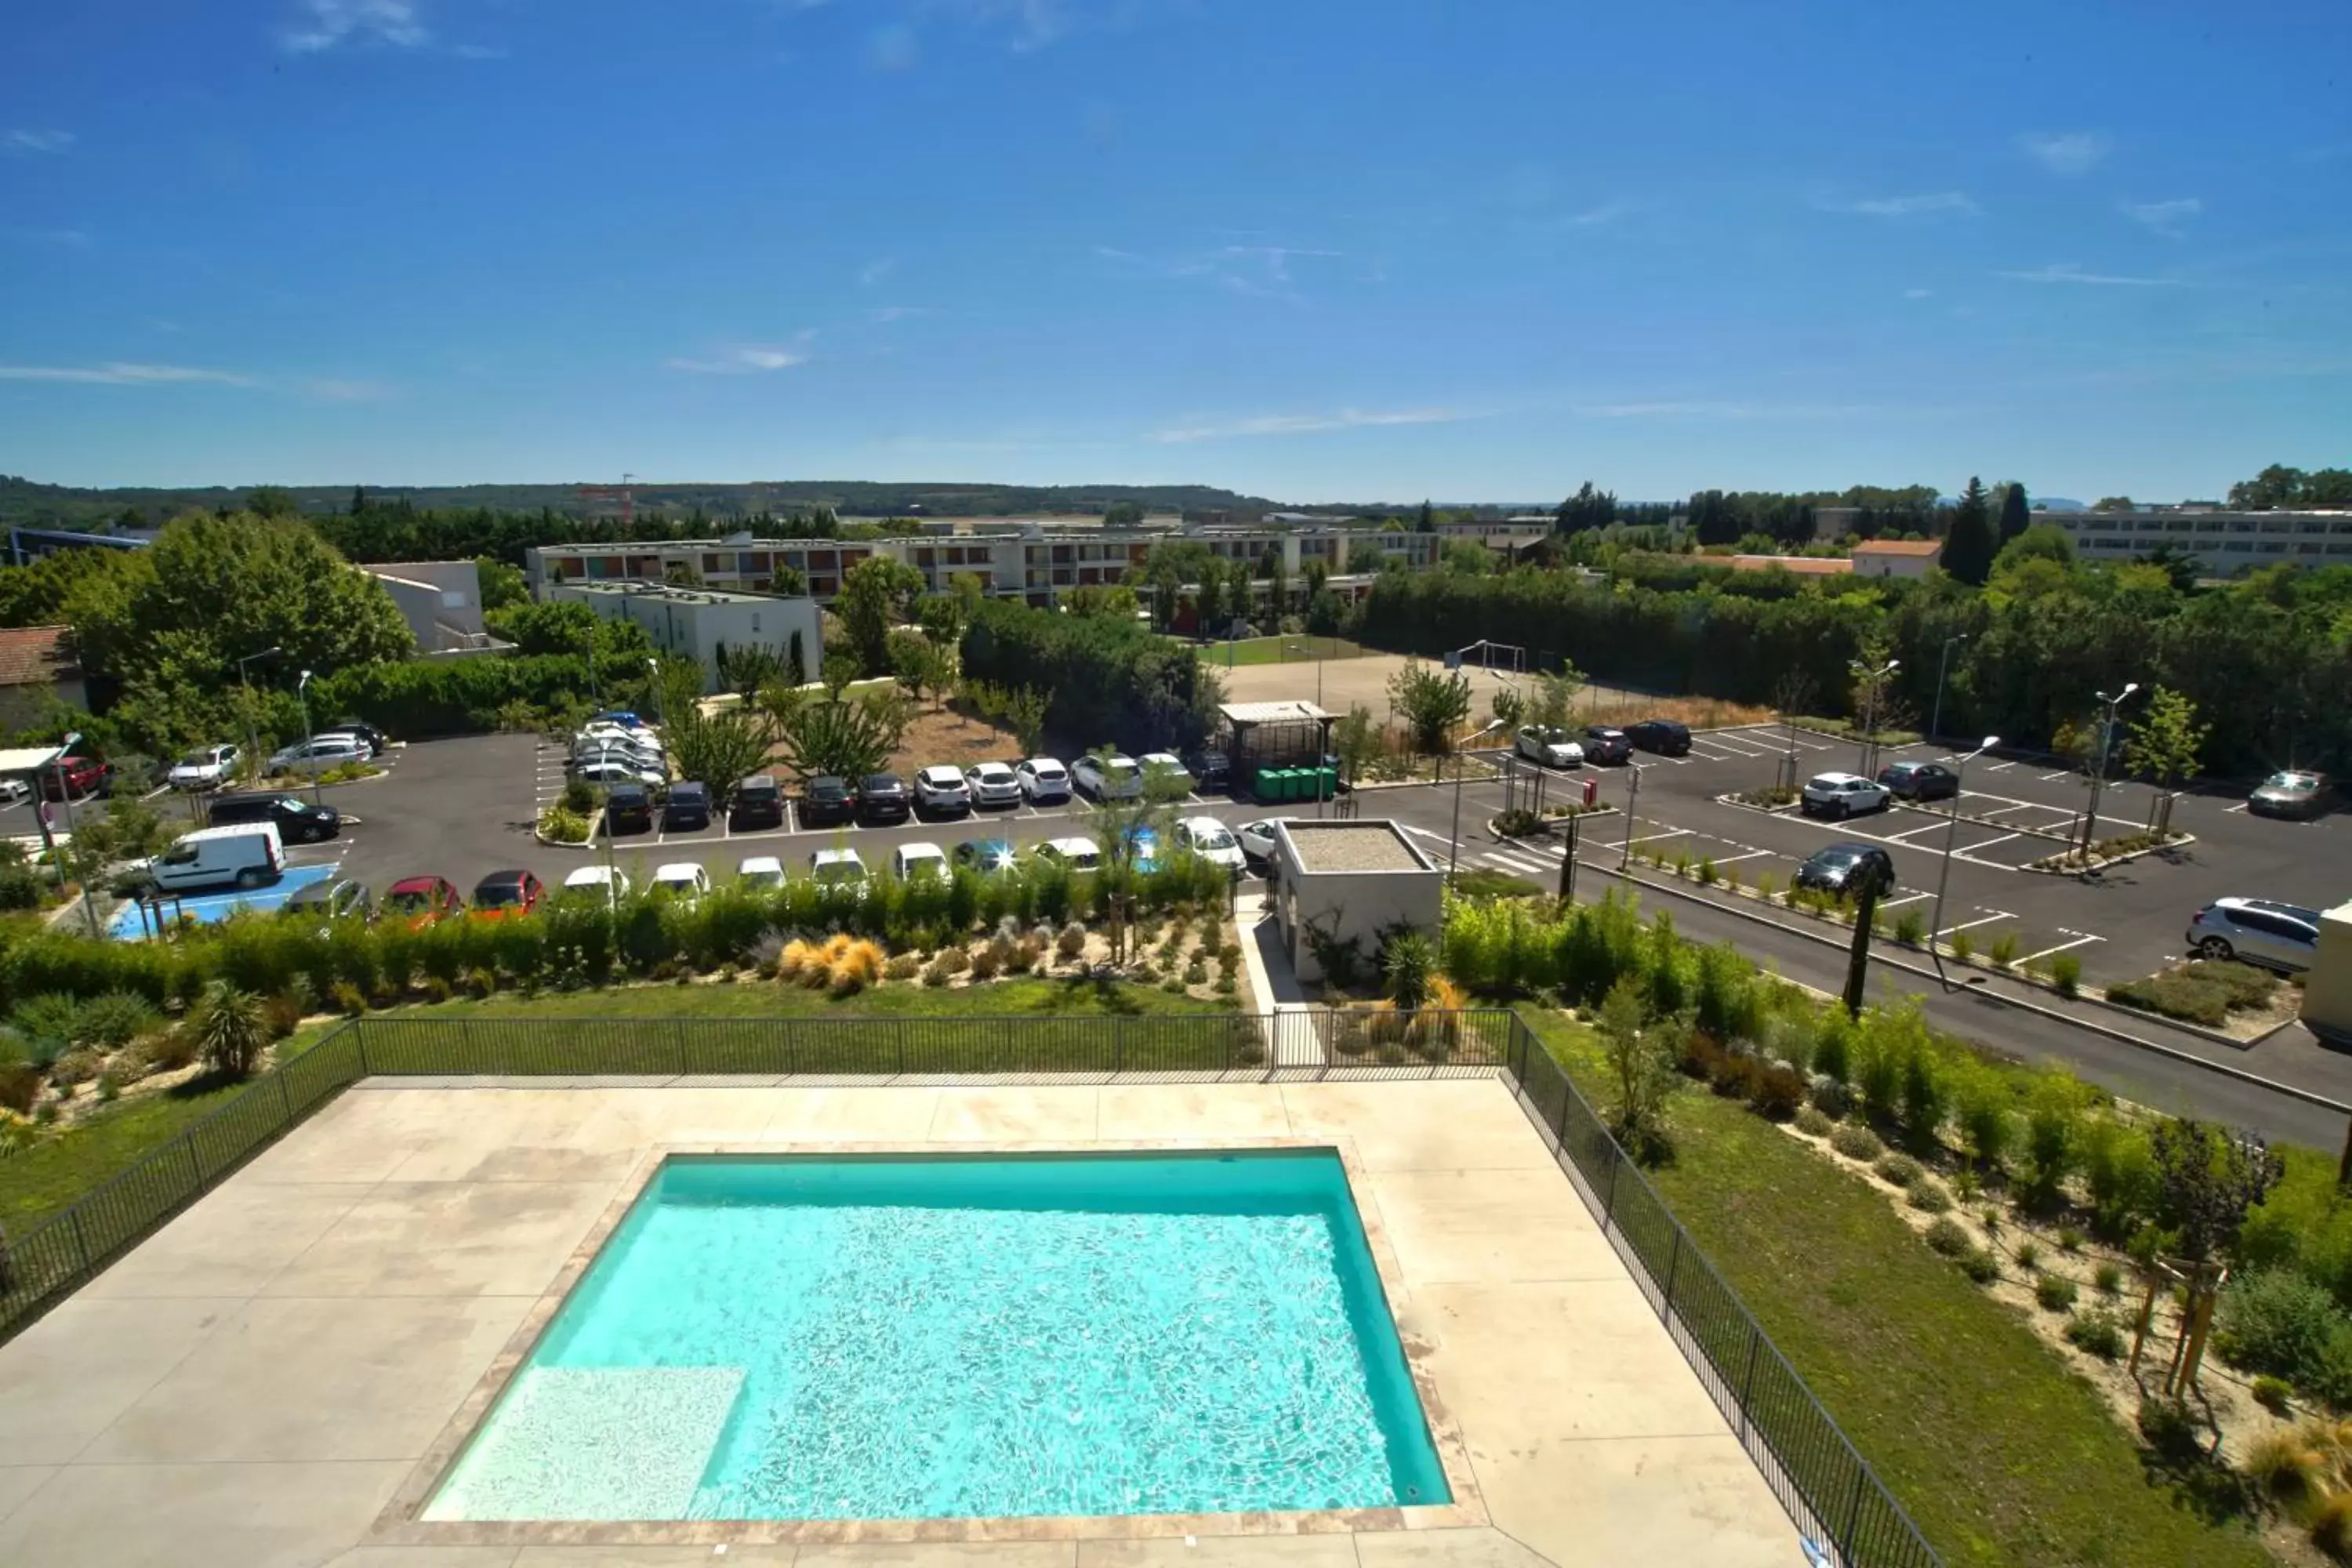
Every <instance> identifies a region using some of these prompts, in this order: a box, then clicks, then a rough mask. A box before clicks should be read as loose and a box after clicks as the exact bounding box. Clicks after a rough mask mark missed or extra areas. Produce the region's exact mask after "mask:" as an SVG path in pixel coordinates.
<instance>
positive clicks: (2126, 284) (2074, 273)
mask: <svg viewBox="0 0 2352 1568" xmlns="http://www.w3.org/2000/svg"><path fill="white" fill-rule="evenodd" d="M1997 276H2000V277H2002V278H2008V279H2014V280H2016V281H2017V282H2020V283H2085V284H2089V285H2091V286H2092V287H2094V288H2100V289H2178V288H2180V287H2181V286H2182V285H2181V281H2180V279H2178V278H2126V277H2122V276H2120V275H2118V274H2116V273H2113V272H2085V271H2084V270H2083V269H2082V268H2081V267H2079V266H2077V265H2075V264H2074V262H2071V261H2057V262H2053V263H2051V265H2049V266H2047V267H2036V268H2032V270H2030V271H2005V272H2001V273H2000V274H1998V275H1997Z"/></svg>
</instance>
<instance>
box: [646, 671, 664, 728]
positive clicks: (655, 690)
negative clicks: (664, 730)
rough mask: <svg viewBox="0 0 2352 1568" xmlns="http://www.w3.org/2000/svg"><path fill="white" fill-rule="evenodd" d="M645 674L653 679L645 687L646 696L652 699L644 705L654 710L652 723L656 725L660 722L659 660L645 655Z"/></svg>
mask: <svg viewBox="0 0 2352 1568" xmlns="http://www.w3.org/2000/svg"><path fill="white" fill-rule="evenodd" d="M646 674H647V675H649V676H651V677H652V678H653V679H652V684H651V685H649V686H647V687H646V696H647V697H649V698H651V699H652V700H651V701H650V702H648V703H646V706H647V707H649V708H651V709H652V710H654V722H655V723H656V724H659V723H660V722H661V721H662V710H661V695H662V694H661V660H659V659H657V658H654V656H653V655H651V654H647V655H646Z"/></svg>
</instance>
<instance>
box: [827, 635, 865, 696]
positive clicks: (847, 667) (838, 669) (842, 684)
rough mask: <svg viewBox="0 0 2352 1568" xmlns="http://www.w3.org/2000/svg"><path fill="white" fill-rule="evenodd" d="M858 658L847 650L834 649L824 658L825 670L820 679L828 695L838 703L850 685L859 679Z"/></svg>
mask: <svg viewBox="0 0 2352 1568" xmlns="http://www.w3.org/2000/svg"><path fill="white" fill-rule="evenodd" d="M857 676H858V667H857V656H856V654H854V653H851V652H850V651H849V650H848V649H846V648H832V649H829V650H827V652H826V654H825V656H824V670H823V672H822V674H821V675H820V676H819V679H822V680H823V681H824V689H825V691H826V693H827V694H828V695H830V696H831V697H832V698H833V700H835V701H836V702H838V701H840V700H841V694H842V692H843V690H844V689H846V688H847V686H848V685H849V683H850V682H851V681H853V680H855V679H857Z"/></svg>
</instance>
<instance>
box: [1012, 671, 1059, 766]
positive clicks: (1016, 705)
mask: <svg viewBox="0 0 2352 1568" xmlns="http://www.w3.org/2000/svg"><path fill="white" fill-rule="evenodd" d="M1050 700H1051V699H1050V697H1049V695H1048V694H1047V693H1045V692H1043V691H1039V690H1036V689H1034V688H1031V687H1027V686H1021V687H1015V688H1013V689H1011V690H1009V691H1006V692H1005V693H1004V704H1003V712H1004V722H1005V724H1006V725H1007V726H1009V727H1010V728H1011V730H1012V731H1013V738H1014V739H1015V740H1017V741H1018V742H1020V744H1021V754H1022V755H1023V756H1024V757H1027V756H1034V755H1036V754H1037V752H1039V751H1040V750H1042V749H1043V748H1044V746H1045V709H1046V706H1047V704H1048V702H1049V701H1050Z"/></svg>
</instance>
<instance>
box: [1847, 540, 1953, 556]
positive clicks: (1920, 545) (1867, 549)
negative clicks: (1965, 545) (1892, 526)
mask: <svg viewBox="0 0 2352 1568" xmlns="http://www.w3.org/2000/svg"><path fill="white" fill-rule="evenodd" d="M1943 548H1944V542H1943V541H1942V540H1940V539H1872V540H1866V541H1864V542H1862V543H1860V544H1857V545H1855V546H1854V547H1853V552H1854V553H1855V554H1856V555H1933V554H1935V553H1937V552H1938V551H1940V550H1942V549H1943Z"/></svg>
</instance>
